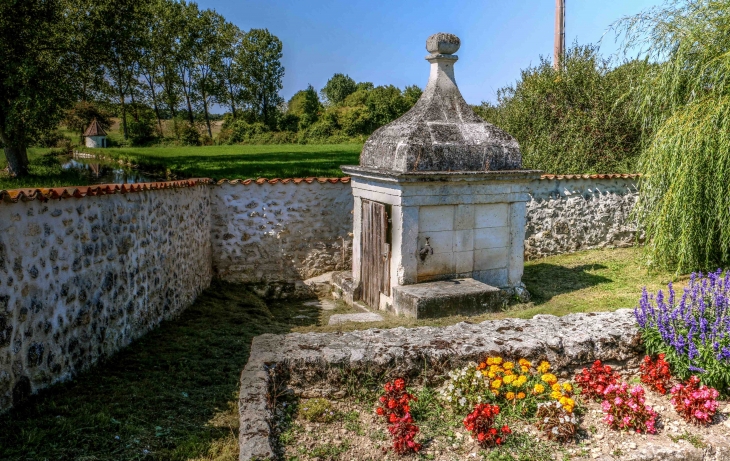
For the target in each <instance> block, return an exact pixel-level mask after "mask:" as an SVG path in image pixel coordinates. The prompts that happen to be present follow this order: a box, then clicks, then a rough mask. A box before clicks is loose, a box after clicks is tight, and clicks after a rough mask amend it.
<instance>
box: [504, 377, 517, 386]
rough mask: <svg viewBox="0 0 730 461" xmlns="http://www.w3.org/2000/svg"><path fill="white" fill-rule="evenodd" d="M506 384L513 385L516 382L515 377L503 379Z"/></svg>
mask: <svg viewBox="0 0 730 461" xmlns="http://www.w3.org/2000/svg"><path fill="white" fill-rule="evenodd" d="M503 380H504V383H505V384H511V383H512V381H514V380H515V377H514V375H507V376H505V377H504V378H503Z"/></svg>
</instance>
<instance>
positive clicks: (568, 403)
mask: <svg viewBox="0 0 730 461" xmlns="http://www.w3.org/2000/svg"><path fill="white" fill-rule="evenodd" d="M559 402H560V405H562V406H563V408H564V409H565V411H567V412H568V413H572V412H573V407H574V406H575V402H574V401H573V399H571V398H570V397H562V398H561V399H560V400H559Z"/></svg>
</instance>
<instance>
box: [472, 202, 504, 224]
mask: <svg viewBox="0 0 730 461" xmlns="http://www.w3.org/2000/svg"><path fill="white" fill-rule="evenodd" d="M474 213H475V214H474V221H475V223H474V227H476V228H477V229H480V228H484V227H502V226H504V225H505V224H506V223H508V222H509V205H508V204H506V203H500V204H494V205H476V206H475V207H474Z"/></svg>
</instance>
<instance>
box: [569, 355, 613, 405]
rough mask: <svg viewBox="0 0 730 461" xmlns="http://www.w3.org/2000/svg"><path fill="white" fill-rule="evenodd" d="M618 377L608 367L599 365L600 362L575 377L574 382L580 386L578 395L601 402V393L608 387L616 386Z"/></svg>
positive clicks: (594, 363)
mask: <svg viewBox="0 0 730 461" xmlns="http://www.w3.org/2000/svg"><path fill="white" fill-rule="evenodd" d="M619 379H620V376H619V375H618V373H616V372H615V371H613V370H612V369H611V366H610V365H603V364H601V361H600V360H596V361H595V362H593V365H592V366H591V368H583V370H582V371H581V372H580V373H578V374H577V375H575V382H576V383H577V384H578V385H579V386H580V389H581V390H580V395H584V396H586V398H589V399H593V400H601V399H602V398H603V392H604V391H605V390H606V388H607V387H608V386H610V385H613V384H616V383H617V382H618V380H619Z"/></svg>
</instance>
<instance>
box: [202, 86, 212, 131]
mask: <svg viewBox="0 0 730 461" xmlns="http://www.w3.org/2000/svg"><path fill="white" fill-rule="evenodd" d="M202 96H203V114H205V124H206V125H207V126H208V136H210V139H213V130H211V129H210V116H209V115H208V97H207V96H206V95H205V91H203V92H202Z"/></svg>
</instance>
